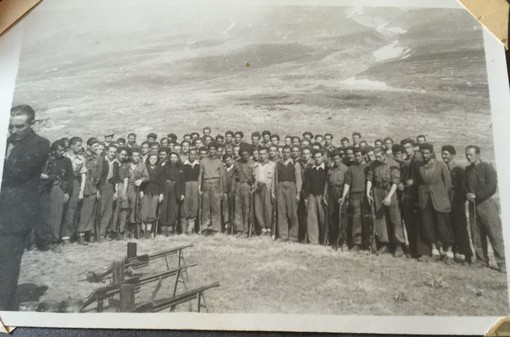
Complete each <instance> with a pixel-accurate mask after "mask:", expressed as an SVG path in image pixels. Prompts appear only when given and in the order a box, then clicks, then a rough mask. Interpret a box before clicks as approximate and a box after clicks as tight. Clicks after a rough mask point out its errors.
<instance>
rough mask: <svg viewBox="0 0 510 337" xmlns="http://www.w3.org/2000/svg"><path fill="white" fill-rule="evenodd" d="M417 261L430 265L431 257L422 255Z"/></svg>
mask: <svg viewBox="0 0 510 337" xmlns="http://www.w3.org/2000/svg"><path fill="white" fill-rule="evenodd" d="M416 260H418V261H419V262H423V263H428V262H429V261H430V256H428V255H421V256H418V258H417V259H416Z"/></svg>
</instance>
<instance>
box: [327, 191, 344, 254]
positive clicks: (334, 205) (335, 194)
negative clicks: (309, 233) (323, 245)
mask: <svg viewBox="0 0 510 337" xmlns="http://www.w3.org/2000/svg"><path fill="white" fill-rule="evenodd" d="M342 192H343V189H337V188H330V189H329V191H328V209H327V211H328V221H327V222H328V223H327V224H326V225H327V226H329V230H328V240H329V243H330V244H334V243H335V242H336V240H339V242H340V243H347V240H348V238H347V212H346V211H345V210H346V207H345V206H342V223H341V224H340V213H339V212H340V204H339V203H338V200H339V199H340V198H341V197H342ZM325 221H326V220H325ZM321 239H322V240H323V238H321ZM321 242H322V241H321Z"/></svg>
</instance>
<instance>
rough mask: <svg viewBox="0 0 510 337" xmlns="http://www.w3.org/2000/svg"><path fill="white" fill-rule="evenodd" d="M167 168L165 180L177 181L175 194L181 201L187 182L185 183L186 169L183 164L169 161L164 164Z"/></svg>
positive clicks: (165, 168) (164, 167)
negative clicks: (184, 169)
mask: <svg viewBox="0 0 510 337" xmlns="http://www.w3.org/2000/svg"><path fill="white" fill-rule="evenodd" d="M163 169H164V170H165V181H166V180H172V181H175V196H176V198H177V200H178V201H179V200H180V199H179V198H180V197H181V195H184V192H185V191H186V190H185V184H184V171H183V169H182V166H181V165H177V164H172V163H167V165H165V166H163Z"/></svg>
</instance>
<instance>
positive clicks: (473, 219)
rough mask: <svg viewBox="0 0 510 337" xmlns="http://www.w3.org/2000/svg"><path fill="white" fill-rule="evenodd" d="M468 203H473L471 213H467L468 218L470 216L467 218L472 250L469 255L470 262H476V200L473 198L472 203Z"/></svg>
mask: <svg viewBox="0 0 510 337" xmlns="http://www.w3.org/2000/svg"><path fill="white" fill-rule="evenodd" d="M470 204H472V205H473V213H470V214H469V218H470V219H469V220H470V221H469V222H470V223H469V227H471V228H470V233H471V235H470V237H471V242H470V243H471V249H472V250H473V256H472V257H471V262H476V258H477V256H476V238H475V236H476V219H477V218H476V201H475V200H473V202H472V203H471V202H470Z"/></svg>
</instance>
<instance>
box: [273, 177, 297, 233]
mask: <svg viewBox="0 0 510 337" xmlns="http://www.w3.org/2000/svg"><path fill="white" fill-rule="evenodd" d="M296 195H297V190H296V183H294V182H290V181H283V182H279V183H278V190H277V196H276V198H277V205H278V237H279V238H281V239H283V240H290V241H297V239H298V221H297V200H296Z"/></svg>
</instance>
